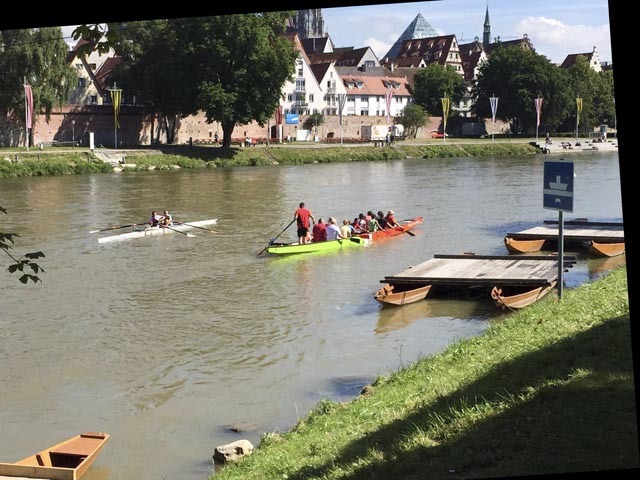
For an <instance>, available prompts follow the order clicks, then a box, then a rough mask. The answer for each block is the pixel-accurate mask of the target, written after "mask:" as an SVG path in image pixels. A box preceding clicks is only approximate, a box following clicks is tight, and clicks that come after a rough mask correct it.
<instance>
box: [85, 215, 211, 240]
mask: <svg viewBox="0 0 640 480" xmlns="http://www.w3.org/2000/svg"><path fill="white" fill-rule="evenodd" d="M216 223H218V219H217V218H212V219H210V220H199V221H197V222H189V223H183V222H174V225H171V226H170V227H151V226H147V227H142V228H140V229H137V230H134V231H133V232H127V233H122V234H120V235H110V236H108V237H101V238H99V239H98V243H107V242H117V241H120V240H131V239H132V238H143V237H147V236H151V235H164V234H166V233H176V232H179V233H185V234H186V232H187V231H189V230H193V229H199V228H203V227H206V226H207V225H214V224H216Z"/></svg>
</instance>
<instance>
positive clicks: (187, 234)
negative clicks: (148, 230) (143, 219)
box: [160, 225, 195, 237]
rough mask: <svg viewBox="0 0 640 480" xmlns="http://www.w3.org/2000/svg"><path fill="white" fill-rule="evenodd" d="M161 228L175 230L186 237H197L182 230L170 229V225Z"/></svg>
mask: <svg viewBox="0 0 640 480" xmlns="http://www.w3.org/2000/svg"><path fill="white" fill-rule="evenodd" d="M160 228H168V229H169V230H173V231H174V232H178V233H181V234H183V235H186V236H187V237H195V235H193V234H192V233H187V232H181V231H180V230H177V229H175V228H173V227H170V226H169V225H165V226H164V227H160Z"/></svg>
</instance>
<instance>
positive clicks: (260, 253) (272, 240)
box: [256, 218, 296, 257]
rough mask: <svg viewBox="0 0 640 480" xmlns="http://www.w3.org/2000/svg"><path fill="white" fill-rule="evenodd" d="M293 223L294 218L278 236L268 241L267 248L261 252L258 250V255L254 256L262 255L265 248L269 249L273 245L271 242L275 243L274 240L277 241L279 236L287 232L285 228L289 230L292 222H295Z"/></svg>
mask: <svg viewBox="0 0 640 480" xmlns="http://www.w3.org/2000/svg"><path fill="white" fill-rule="evenodd" d="M295 221H296V219H295V218H294V219H293V220H291V223H290V224H289V225H287V226H286V227H284V228H283V229H282V231H281V232H280V233H279V234H278V235H276V236H275V237H273V238H272V239H271V240H269V245H267V246H266V247H264V248H263V249H262V250H260V252H259V253H258V255H256V257H259V256H260V255H262V253H263V252H264V251H265V250H266V249H267V248H269V247H270V246H271V245H273V242H275V241H276V239H277V238H278V237H279V236H280V235H282V234H283V233H284V232H285V231H286V230H287V228H289V227H290V226H291V225H293V222H295Z"/></svg>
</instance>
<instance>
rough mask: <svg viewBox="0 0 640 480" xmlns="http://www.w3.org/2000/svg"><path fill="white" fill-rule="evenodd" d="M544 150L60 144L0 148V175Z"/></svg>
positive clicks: (503, 145)
mask: <svg viewBox="0 0 640 480" xmlns="http://www.w3.org/2000/svg"><path fill="white" fill-rule="evenodd" d="M535 153H539V151H538V149H537V148H536V147H534V146H532V145H530V144H529V143H526V142H495V143H494V142H491V141H486V142H484V143H471V142H458V143H450V144H445V143H440V142H438V143H436V142H430V143H423V144H416V143H411V142H398V143H396V144H395V145H394V146H392V147H373V146H370V144H366V145H343V146H340V145H327V144H320V145H308V146H307V145H301V146H298V145H276V146H263V145H260V146H257V147H249V148H219V147H213V146H193V147H188V146H184V145H176V146H165V147H162V148H157V149H156V148H154V149H150V148H142V147H141V148H137V149H130V150H120V151H113V150H101V151H96V152H91V151H90V150H88V149H86V148H77V149H67V150H63V151H61V150H60V148H59V147H50V148H47V149H44V150H37V149H36V150H33V149H32V150H30V151H26V150H23V151H17V150H5V151H2V150H0V178H1V177H20V176H40V175H65V174H80V173H93V172H105V173H106V172H112V171H113V166H112V164H111V163H110V162H109V161H105V158H104V157H107V158H110V159H112V160H113V161H114V162H117V160H118V159H121V158H122V156H124V157H125V160H126V163H127V165H126V168H125V169H124V171H149V170H171V169H175V168H216V167H238V166H260V165H265V166H266V165H301V164H306V163H337V162H361V161H362V162H364V161H386V160H401V159H404V158H424V159H429V158H435V157H440V158H442V157H444V158H448V157H461V156H502V155H530V154H535Z"/></svg>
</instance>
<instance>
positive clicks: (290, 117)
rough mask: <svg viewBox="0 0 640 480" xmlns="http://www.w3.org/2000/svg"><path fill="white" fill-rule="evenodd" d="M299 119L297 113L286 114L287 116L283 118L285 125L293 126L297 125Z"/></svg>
mask: <svg viewBox="0 0 640 480" xmlns="http://www.w3.org/2000/svg"><path fill="white" fill-rule="evenodd" d="M299 118H300V117H299V116H298V114H297V113H287V115H286V116H285V123H286V124H287V125H295V124H297V123H298V121H299Z"/></svg>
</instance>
